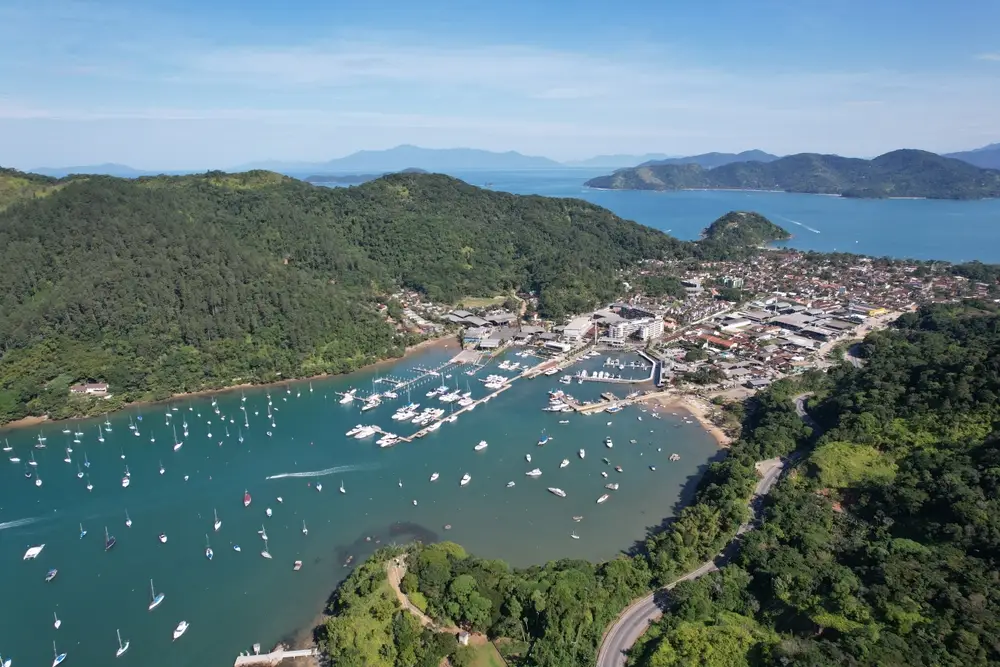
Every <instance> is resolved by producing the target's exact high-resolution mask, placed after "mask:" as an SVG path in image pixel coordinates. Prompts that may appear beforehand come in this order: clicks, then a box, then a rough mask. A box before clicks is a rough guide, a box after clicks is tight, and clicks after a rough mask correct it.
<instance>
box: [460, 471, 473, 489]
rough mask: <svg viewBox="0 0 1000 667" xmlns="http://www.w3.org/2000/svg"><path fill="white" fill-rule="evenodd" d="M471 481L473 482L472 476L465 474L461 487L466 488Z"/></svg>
mask: <svg viewBox="0 0 1000 667" xmlns="http://www.w3.org/2000/svg"><path fill="white" fill-rule="evenodd" d="M471 481H472V475H470V474H469V473H465V474H464V475H462V481H461V482H459V485H460V486H465V485H466V484H468V483H469V482H471Z"/></svg>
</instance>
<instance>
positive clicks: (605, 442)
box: [604, 435, 615, 449]
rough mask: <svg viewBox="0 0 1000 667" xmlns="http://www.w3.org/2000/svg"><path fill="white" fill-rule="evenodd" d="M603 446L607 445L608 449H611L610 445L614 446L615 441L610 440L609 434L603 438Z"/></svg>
mask: <svg viewBox="0 0 1000 667" xmlns="http://www.w3.org/2000/svg"><path fill="white" fill-rule="evenodd" d="M604 446H605V447H607V448H608V449H611V448H612V447H614V446H615V443H613V442H611V436H610V435H609V436H608V437H606V438H605V439H604Z"/></svg>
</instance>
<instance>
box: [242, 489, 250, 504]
mask: <svg viewBox="0 0 1000 667" xmlns="http://www.w3.org/2000/svg"><path fill="white" fill-rule="evenodd" d="M243 507H250V492H249V491H247V490H246V489H243Z"/></svg>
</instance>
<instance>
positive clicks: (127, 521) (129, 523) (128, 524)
mask: <svg viewBox="0 0 1000 667" xmlns="http://www.w3.org/2000/svg"><path fill="white" fill-rule="evenodd" d="M125 527H126V528H131V527H132V519H131V518H130V517H129V515H128V510H125Z"/></svg>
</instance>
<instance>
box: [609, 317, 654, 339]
mask: <svg viewBox="0 0 1000 667" xmlns="http://www.w3.org/2000/svg"><path fill="white" fill-rule="evenodd" d="M662 335H663V320H661V319H660V318H658V317H643V318H640V319H637V320H618V321H616V322H612V323H611V324H609V325H608V340H609V341H611V344H612V345H616V344H622V343H624V342H625V341H626V340H628V339H629V338H631V337H633V336H635V337H637V338H639V339H640V340H651V339H653V338H659V337H660V336H662Z"/></svg>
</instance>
